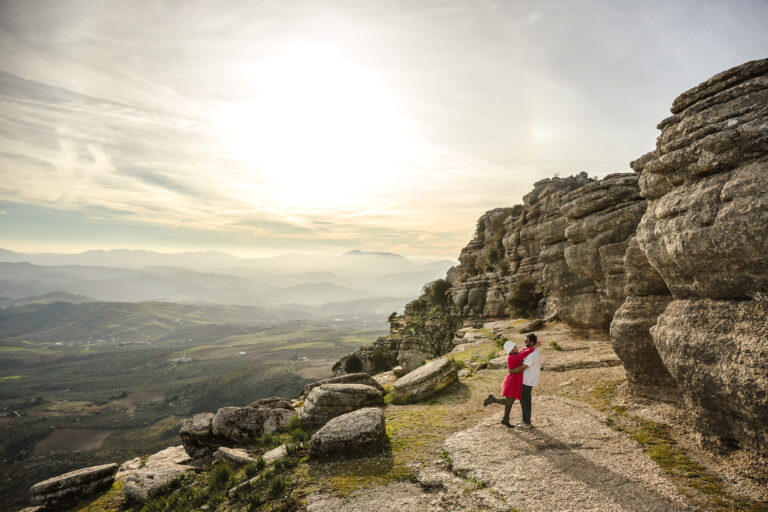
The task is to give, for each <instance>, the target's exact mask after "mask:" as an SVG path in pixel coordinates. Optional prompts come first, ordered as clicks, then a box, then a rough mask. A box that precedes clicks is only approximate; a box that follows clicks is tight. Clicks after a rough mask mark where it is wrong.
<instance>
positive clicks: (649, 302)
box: [611, 295, 677, 402]
mask: <svg viewBox="0 0 768 512" xmlns="http://www.w3.org/2000/svg"><path fill="white" fill-rule="evenodd" d="M671 301H672V297H671V296H669V295H652V296H648V297H635V296H630V297H627V300H626V302H624V304H623V305H622V306H621V308H619V310H618V311H617V312H616V315H615V316H614V318H613V322H612V323H611V341H612V342H613V349H614V350H615V351H616V354H617V355H618V356H619V357H620V358H621V360H622V363H623V364H624V369H625V370H626V372H627V380H628V381H629V385H630V388H631V389H632V391H633V392H635V393H637V394H639V395H641V396H645V397H648V398H655V399H657V400H663V401H668V402H672V401H675V400H676V399H677V393H676V390H677V388H676V384H675V381H674V380H673V379H672V376H671V375H670V374H669V372H668V371H667V368H666V367H665V366H664V363H663V362H662V361H661V358H660V357H659V353H658V351H657V350H656V346H655V345H654V342H653V339H652V338H651V332H650V329H651V327H653V326H654V325H655V324H656V318H658V316H659V315H660V314H661V313H662V312H663V311H664V310H665V309H666V307H667V305H668V304H669V303H670V302H671Z"/></svg>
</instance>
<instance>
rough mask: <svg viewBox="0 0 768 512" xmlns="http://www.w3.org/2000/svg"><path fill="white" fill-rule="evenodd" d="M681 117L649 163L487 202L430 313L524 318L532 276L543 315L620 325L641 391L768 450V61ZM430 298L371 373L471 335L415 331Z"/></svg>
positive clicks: (596, 328)
mask: <svg viewBox="0 0 768 512" xmlns="http://www.w3.org/2000/svg"><path fill="white" fill-rule="evenodd" d="M672 114H673V115H672V116H671V117H669V118H667V119H665V120H664V121H662V122H661V124H659V129H660V130H661V135H660V136H659V138H658V141H657V146H656V149H655V150H654V151H652V152H650V153H648V154H646V155H644V156H642V157H641V158H639V159H638V160H636V161H634V162H632V163H631V164H630V165H631V167H632V169H633V170H634V171H635V172H634V173H628V174H612V175H608V176H606V177H605V178H603V179H601V180H595V179H591V178H589V177H588V176H587V175H586V173H581V174H579V175H577V176H571V177H569V178H564V179H561V178H553V179H547V180H543V181H540V182H538V183H536V184H535V185H534V189H533V190H532V191H531V192H530V193H529V194H527V195H526V196H524V198H523V204H522V205H517V206H514V207H511V208H497V209H495V210H491V211H489V212H487V213H485V214H484V215H483V216H482V217H481V218H480V219H479V220H478V223H477V231H476V233H475V236H474V238H473V239H472V241H470V243H469V244H468V245H467V246H466V247H465V248H464V249H462V251H461V255H460V256H459V261H460V264H459V265H458V266H456V267H454V268H452V269H451V270H449V271H448V276H447V277H448V283H447V284H448V286H447V291H446V292H445V295H446V297H447V299H448V305H447V311H443V310H441V311H443V313H442V316H440V315H435V314H431V316H429V319H428V320H427V321H426V324H429V322H432V324H433V325H434V324H436V323H437V324H439V323H440V322H441V321H443V322H445V324H446V325H454V324H456V325H458V323H457V322H459V321H461V322H465V323H466V322H478V321H481V320H483V319H485V318H496V317H504V316H509V315H510V306H509V304H510V297H511V296H513V295H514V294H515V293H516V292H515V287H516V286H518V283H520V282H521V280H524V279H530V280H533V281H534V282H535V283H536V287H537V289H538V291H539V292H540V293H541V297H542V299H541V301H540V302H539V304H538V311H537V312H538V315H539V316H543V317H545V318H557V317H559V319H560V320H562V321H563V322H564V323H566V324H567V325H569V326H570V327H571V329H572V330H573V331H575V332H576V333H580V334H590V335H595V334H597V335H603V334H607V333H608V332H610V337H611V341H612V343H613V346H614V349H615V351H616V353H617V355H618V356H619V357H620V358H621V360H622V362H623V363H624V367H625V369H626V373H627V378H628V381H629V384H630V387H631V389H632V391H633V392H634V393H636V394H638V395H641V396H645V397H649V398H654V399H660V400H666V401H677V400H679V399H680V398H682V400H683V401H684V402H685V403H686V405H687V407H688V408H689V409H690V411H691V412H692V414H693V415H694V416H695V418H696V420H697V423H698V426H699V428H700V431H701V432H702V433H703V434H704V436H705V439H707V440H710V441H712V442H713V443H715V444H716V445H719V446H724V447H737V446H738V447H745V448H749V449H751V450H755V451H757V452H759V453H762V454H763V455H768V445H766V444H765V443H764V442H763V440H764V439H766V438H768V421H766V418H768V377H766V375H767V373H768V372H766V366H767V365H766V361H768V59H765V60H762V61H754V62H748V63H746V64H743V65H742V66H738V67H736V68H733V69H730V70H728V71H725V72H723V73H720V74H719V75H716V76H714V77H713V78H711V79H710V80H708V81H707V82H705V83H703V84H701V85H699V86H698V87H695V88H693V89H691V90H690V91H688V92H686V93H684V94H682V95H681V96H680V97H679V98H677V99H676V100H675V101H674V103H673V106H672ZM427 302H428V301H427V297H426V294H425V295H423V296H422V297H419V298H418V299H416V300H415V301H413V302H412V303H411V304H409V306H408V308H406V312H405V315H404V317H396V318H394V319H393V322H392V334H391V335H390V336H389V337H385V338H381V339H380V340H378V341H377V342H376V343H375V344H374V345H373V346H369V347H363V348H362V349H360V351H358V353H356V355H357V356H359V357H358V358H359V359H360V360H361V361H362V366H363V369H364V370H367V369H368V368H370V367H371V366H373V365H372V364H371V361H373V360H374V359H375V360H377V361H379V362H381V361H386V362H387V364H391V365H394V364H397V363H399V364H402V365H403V366H404V367H405V369H406V370H410V369H412V367H413V366H414V365H417V364H418V362H419V360H420V359H421V358H428V357H430V356H435V355H439V354H440V353H445V352H447V351H448V350H449V349H450V348H451V346H452V345H453V344H454V343H458V342H460V341H461V340H460V339H458V338H454V339H453V341H452V342H448V341H446V338H445V336H444V335H445V333H442V335H441V336H443V337H441V338H440V340H441V342H440V343H439V344H437V345H439V347H438V346H437V345H436V344H435V342H434V341H435V340H434V336H432V334H431V331H429V330H428V329H424V328H420V330H418V329H417V330H415V329H414V326H417V327H418V326H419V325H423V324H425V320H424V318H425V313H424V311H427V310H429V311H432V309H430V308H429V306H427V307H426V309H425V307H424V305H425V304H426V303H427ZM448 339H449V338H448ZM443 350H444V351H443ZM374 354H376V357H375V358H373V359H372V357H373V355H374ZM382 354H383V355H382ZM340 363H341V362H340ZM342 366H343V365H340V364H337V370H338V371H343V368H342ZM358 371H359V370H358Z"/></svg>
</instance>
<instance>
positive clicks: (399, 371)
mask: <svg viewBox="0 0 768 512" xmlns="http://www.w3.org/2000/svg"><path fill="white" fill-rule="evenodd" d="M392 373H394V374H395V377H397V378H398V379H399V378H400V377H402V376H403V375H405V373H406V371H405V368H403V367H402V366H395V367H394V368H392Z"/></svg>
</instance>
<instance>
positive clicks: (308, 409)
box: [302, 384, 384, 427]
mask: <svg viewBox="0 0 768 512" xmlns="http://www.w3.org/2000/svg"><path fill="white" fill-rule="evenodd" d="M376 405H384V393H383V392H382V391H381V390H379V389H378V388H375V387H372V386H367V385H364V384H323V385H322V386H319V387H316V388H314V389H313V390H312V391H311V392H310V393H309V396H307V398H306V400H305V401H304V409H303V411H302V420H303V421H305V422H306V424H308V425H310V426H315V427H318V426H321V425H324V424H325V423H327V422H328V421H329V420H330V419H332V418H335V417H336V416H340V415H342V414H346V413H348V412H351V411H354V410H356V409H361V408H363V407H372V406H376Z"/></svg>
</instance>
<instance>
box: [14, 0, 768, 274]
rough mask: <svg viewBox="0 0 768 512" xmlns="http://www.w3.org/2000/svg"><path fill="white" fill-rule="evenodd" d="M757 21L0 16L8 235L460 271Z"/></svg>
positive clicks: (274, 14)
mask: <svg viewBox="0 0 768 512" xmlns="http://www.w3.org/2000/svg"><path fill="white" fill-rule="evenodd" d="M766 19H768V3H766V2H764V1H753V2H750V1H738V2H720V1H718V2H693V1H683V2H663V1H656V2H639V3H629V2H610V1H589V2H578V3H576V2H553V1H543V2H517V1H482V2H478V1H443V0H441V1H434V2H412V1H392V2H369V1H366V2H360V1H354V2H353V1H348V2H344V1H342V2H322V1H312V2H301V1H300V2H280V1H275V2H272V1H261V2H253V1H248V2H226V3H223V4H222V3H220V2H189V1H184V2H181V1H177V2H171V1H166V2H92V1H77V2H75V1H61V0H55V1H53V0H52V1H47V2H45V1H36V2H23V1H18V2H3V3H2V4H1V5H0V105H1V106H0V108H2V118H1V120H0V177H1V178H2V179H1V181H0V230H2V239H3V243H2V246H3V247H5V248H6V249H11V250H14V251H22V252H39V251H53V252H69V253H71V252H78V251H82V250H86V249H109V248H117V247H120V248H144V249H152V250H159V251H166V252H169V251H171V252H172V251H182V250H223V251H228V252H231V253H233V254H236V255H241V256H264V255H274V254H279V253H282V252H287V251H291V252H304V253H333V254H340V253H343V252H346V251H348V250H351V249H361V250H365V251H391V252H397V253H400V254H404V255H406V256H411V257H433V258H451V259H454V258H455V257H456V256H457V254H458V251H459V250H460V248H461V247H462V246H463V245H464V244H465V243H466V241H467V240H468V239H469V237H470V236H471V234H472V231H473V230H474V219H476V218H477V217H478V216H479V215H480V214H481V213H482V212H483V211H485V210H488V209H490V208H493V207H497V206H505V205H512V204H515V203H519V202H520V201H521V196H522V195H523V194H524V193H526V192H527V191H528V190H529V189H530V187H531V185H532V184H533V183H534V182H535V181H538V180H540V179H542V178H547V177H552V176H553V175H568V174H572V173H575V172H579V171H587V172H588V173H589V174H590V175H593V176H594V175H597V176H602V175H605V174H608V173H612V172H626V171H629V168H628V165H627V164H628V162H629V161H630V160H632V159H634V158H637V157H638V156H640V155H642V154H643V153H645V152H647V151H649V150H651V149H652V148H653V146H654V139H655V137H656V135H657V131H656V130H655V129H654V128H653V127H654V126H655V125H656V123H657V121H658V120H659V119H662V118H664V117H665V116H666V115H668V108H669V106H670V104H671V102H672V99H673V98H675V97H676V96H677V95H678V94H680V93H681V92H683V91H684V90H686V89H688V88H689V87H691V86H692V85H695V84H697V83H699V82H701V81H703V80H705V79H707V78H708V77H710V76H711V75H713V74H715V73H717V72H719V71H721V70H723V69H727V68H729V67H732V66H735V65H738V64H741V63H743V62H745V61H747V60H751V59H756V58H762V57H765V54H766V50H767V49H768V32H766V31H765V26H764V25H765V20H766Z"/></svg>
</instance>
